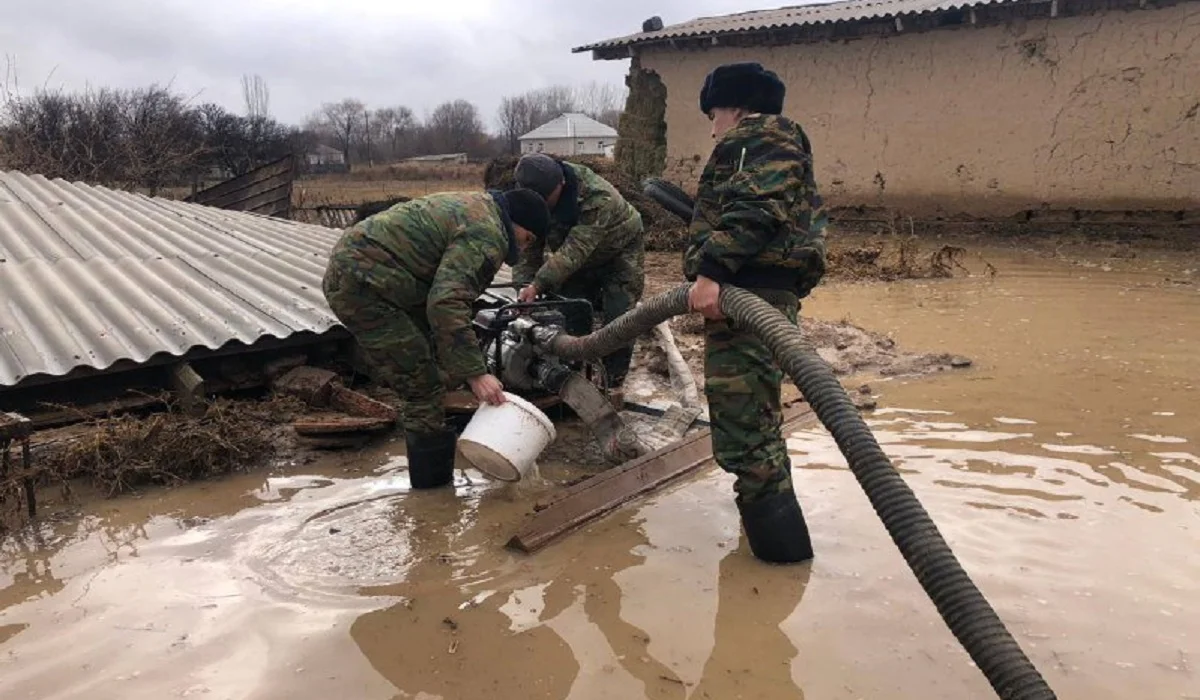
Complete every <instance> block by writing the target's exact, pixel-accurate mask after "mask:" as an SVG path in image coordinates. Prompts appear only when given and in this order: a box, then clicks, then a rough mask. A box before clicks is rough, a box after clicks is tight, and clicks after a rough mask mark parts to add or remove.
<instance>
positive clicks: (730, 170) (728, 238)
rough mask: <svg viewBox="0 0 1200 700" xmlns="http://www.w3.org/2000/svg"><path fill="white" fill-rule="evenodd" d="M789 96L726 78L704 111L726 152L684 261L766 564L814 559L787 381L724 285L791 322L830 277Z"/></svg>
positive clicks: (771, 79) (716, 164)
mask: <svg viewBox="0 0 1200 700" xmlns="http://www.w3.org/2000/svg"><path fill="white" fill-rule="evenodd" d="M784 93H785V87H784V84H783V82H782V81H781V80H780V79H779V77H778V76H776V75H775V73H773V72H771V71H769V70H765V69H764V68H763V67H762V66H761V65H759V64H758V63H732V64H726V65H722V66H718V67H717V68H716V69H715V70H713V71H712V72H711V73H710V74H709V75H708V76H707V77H706V78H705V81H704V86H703V88H702V89H701V91H700V110H701V111H702V112H703V113H704V114H705V115H706V116H707V117H708V118H709V119H710V120H711V121H712V135H713V138H714V139H715V140H716V145H715V146H714V147H713V151H712V154H711V156H710V157H709V160H708V163H707V164H706V165H705V168H704V171H703V173H702V174H701V176H700V182H699V186H698V189H697V194H696V209H695V212H694V213H693V216H692V222H691V225H690V227H689V244H688V248H687V251H686V253H685V254H684V275H685V277H687V279H688V280H689V281H692V282H693V284H692V288H691V291H690V293H689V295H688V302H689V307H690V308H691V309H692V310H693V311H699V312H700V313H701V314H703V315H704V316H705V358H704V374H705V387H704V390H705V395H706V396H707V398H708V406H709V413H710V416H711V423H712V442H713V454H714V456H715V457H716V460H717V463H718V464H719V465H720V466H721V468H722V469H724V470H725V471H727V472H730V473H732V474H734V475H735V476H736V477H737V480H736V482H735V484H734V490H735V491H736V493H737V496H736V499H735V500H736V503H737V506H738V511H739V513H740V515H741V520H742V526H743V528H744V530H745V532H746V539H747V540H748V541H749V543H750V548H751V550H752V551H753V553H754V555H755V556H756V557H757V558H759V559H761V560H763V561H768V562H774V563H790V562H799V561H807V560H808V559H811V558H812V556H813V551H812V543H811V540H810V539H809V534H808V528H807V525H806V524H805V522H804V515H803V512H802V511H801V509H800V504H799V502H798V501H797V499H796V495H795V492H794V491H793V487H792V476H791V462H790V460H789V458H788V451H787V445H786V443H785V442H784V439H783V436H782V434H781V423H782V418H783V416H782V407H781V405H780V387H781V384H782V381H783V373H782V372H781V371H780V369H779V367H778V365H777V364H776V363H775V361H774V359H773V357H772V355H771V353H770V352H769V351H768V350H767V348H766V347H765V346H764V345H763V344H762V343H761V342H760V341H759V340H758V339H757V338H756V337H755V336H753V335H752V334H750V333H748V332H746V331H744V330H742V329H739V328H737V327H735V326H734V325H732V324H731V323H730V322H728V321H727V320H726V319H724V317H723V315H722V313H721V310H720V306H719V304H718V294H719V292H720V287H721V285H723V284H729V285H734V286H737V287H741V288H743V289H746V290H748V291H751V292H753V293H755V294H757V295H758V296H760V297H761V298H763V299H764V300H766V301H767V302H768V303H770V304H771V305H772V306H774V307H775V308H777V309H779V311H781V312H782V313H783V314H784V315H785V316H786V317H787V318H788V319H789V320H790V321H792V322H793V323H796V322H797V316H798V313H799V310H800V299H801V298H803V297H805V296H807V295H808V293H809V291H811V290H812V288H813V287H814V286H816V284H817V283H818V282H819V281H820V280H821V277H822V276H823V275H824V272H825V234H824V229H825V213H824V209H823V205H822V203H821V198H820V196H819V195H818V192H817V186H816V182H815V180H814V176H813V157H812V148H811V146H810V144H809V140H808V136H807V135H806V134H805V133H804V130H803V129H802V128H801V127H800V125H798V124H796V123H795V122H793V121H791V120H790V119H788V118H786V117H783V116H781V113H782V111H783V98H784Z"/></svg>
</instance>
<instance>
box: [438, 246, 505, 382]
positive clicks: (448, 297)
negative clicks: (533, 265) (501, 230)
mask: <svg viewBox="0 0 1200 700" xmlns="http://www.w3.org/2000/svg"><path fill="white" fill-rule="evenodd" d="M492 229H494V226H492V225H490V224H477V225H475V226H473V227H471V228H468V229H467V230H466V231H464V232H463V233H462V234H460V235H459V236H457V237H456V238H455V239H453V240H452V241H451V243H450V246H449V247H448V248H446V251H445V253H443V254H442V262H441V264H440V265H438V269H437V272H436V273H435V274H434V277H433V284H431V285H430V288H429V298H428V300H427V301H426V302H425V310H426V314H427V315H428V317H429V325H430V328H431V329H432V330H433V338H434V343H435V345H436V347H437V357H438V364H439V365H440V366H441V368H442V370H443V371H444V372H445V373H446V374H447V375H448V378H449V380H450V382H451V383H452V385H458V384H460V383H462V382H463V381H466V380H467V378H469V377H475V376H478V375H481V374H485V373H486V372H487V365H486V364H485V363H484V358H483V351H481V350H480V349H479V344H478V343H477V342H476V339H475V331H474V330H473V329H472V328H471V321H472V315H471V307H472V304H473V303H474V302H475V300H476V299H477V298H478V297H479V295H480V294H481V293H483V290H484V289H486V288H487V286H488V285H489V284H491V283H492V280H493V279H495V277H496V271H497V270H499V269H500V262H501V261H502V260H503V259H504V250H503V249H502V248H501V247H500V246H499V245H498V243H497V241H499V240H503V236H501V235H498V234H497V233H496V232H495V231H494V230H492Z"/></svg>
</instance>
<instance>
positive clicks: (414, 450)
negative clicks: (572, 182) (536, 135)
mask: <svg viewBox="0 0 1200 700" xmlns="http://www.w3.org/2000/svg"><path fill="white" fill-rule="evenodd" d="M549 226H550V213H549V211H548V210H547V208H546V203H545V201H544V200H543V199H542V198H541V196H539V195H538V194H537V193H535V192H531V191H529V190H523V189H518V190H513V191H511V192H505V193H503V194H502V193H500V192H495V191H492V192H445V193H439V194H432V195H428V196H426V197H421V198H419V199H414V200H412V201H408V202H403V203H400V204H397V205H395V206H393V207H391V208H389V209H386V210H384V211H382V212H379V213H377V214H374V215H373V216H368V217H367V218H365V219H363V220H361V221H359V222H358V223H356V224H355V225H353V226H351V227H350V228H348V229H346V232H345V233H344V234H343V235H342V237H341V239H340V240H339V241H338V243H337V244H336V245H335V246H334V248H333V252H332V254H331V256H330V259H329V264H328V266H327V268H326V270H325V277H324V281H323V285H322V286H323V290H324V293H325V299H326V300H327V301H328V302H329V306H330V308H331V309H332V310H333V313H334V314H335V315H336V316H337V317H338V319H339V320H340V321H341V322H342V324H343V325H344V326H345V327H346V329H347V330H349V331H350V332H351V333H353V334H354V337H355V340H357V341H358V344H359V346H360V347H361V348H362V350H363V353H364V355H366V358H367V360H368V361H369V362H370V363H371V365H372V366H373V368H374V369H375V370H376V371H377V373H378V375H379V377H380V378H381V379H383V380H384V381H385V382H386V383H387V384H389V385H390V386H391V388H392V389H394V390H395V391H396V393H397V394H399V395H400V398H401V404H402V405H401V407H400V408H401V422H402V423H403V425H404V430H405V441H406V443H407V447H408V451H407V453H408V462H409V477H410V480H411V482H412V486H413V488H435V487H439V486H445V485H446V484H448V483H450V481H451V479H452V477H453V473H454V471H453V469H454V449H455V441H456V437H455V433H454V432H453V431H452V430H449V429H447V427H446V425H445V406H444V404H443V400H444V398H445V393H446V388H447V385H449V387H456V386H460V385H462V384H463V383H464V382H465V383H467V384H468V385H470V387H471V391H472V392H473V393H474V394H475V396H476V398H478V399H479V400H480V401H486V402H488V403H492V404H497V403H503V402H504V400H505V397H504V392H503V386H501V384H500V381H499V380H498V379H496V378H495V377H494V376H492V375H490V374H488V373H487V367H486V364H485V362H484V357H483V352H482V351H481V350H480V348H479V344H478V342H477V341H476V337H475V332H474V330H473V329H472V327H471V322H472V320H473V314H472V305H473V303H474V302H475V300H476V299H477V298H478V297H479V295H480V294H481V293H482V292H483V291H484V290H485V289H486V288H487V287H488V285H490V284H491V283H492V280H493V279H494V278H495V276H496V272H497V270H499V269H500V266H501V265H502V264H504V263H505V262H508V263H509V264H512V263H513V262H515V261H516V259H517V255H518V253H519V250H520V249H521V248H524V247H526V246H528V245H529V243H530V242H531V241H532V240H533V239H535V238H537V237H540V236H545V235H546V232H547V230H548V229H549Z"/></svg>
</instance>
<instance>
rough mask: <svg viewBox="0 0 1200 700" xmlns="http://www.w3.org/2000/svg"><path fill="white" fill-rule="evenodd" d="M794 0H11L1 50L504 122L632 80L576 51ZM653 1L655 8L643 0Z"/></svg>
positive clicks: (79, 82) (118, 70) (194, 83)
mask: <svg viewBox="0 0 1200 700" xmlns="http://www.w3.org/2000/svg"><path fill="white" fill-rule="evenodd" d="M785 4H798V3H796V2H792V3H788V2H786V0H774V1H772V0H658V1H657V2H654V3H647V2H644V0H575V1H574V2H570V3H568V2H562V1H561V0H492V1H489V0H0V5H3V10H0V16H2V18H0V54H3V55H4V56H6V57H7V58H8V60H9V61H12V62H15V65H16V69H17V74H18V76H19V78H20V84H21V89H22V92H29V91H30V90H31V89H32V88H35V87H37V86H39V85H42V84H47V85H49V86H50V87H63V88H67V89H77V88H82V87H84V86H86V85H93V86H111V87H138V86H144V85H148V84H150V83H153V82H158V83H160V84H162V83H166V82H168V81H171V82H172V84H173V85H174V87H175V88H176V89H177V90H178V91H180V92H184V93H186V94H188V95H194V96H195V97H194V99H195V100H197V101H213V102H218V103H220V104H222V105H225V106H226V107H228V108H230V109H234V110H236V111H237V112H238V113H242V112H243V111H244V108H243V103H242V98H241V87H240V83H239V80H240V77H241V75H242V74H243V73H258V74H259V75H262V76H263V78H265V79H266V81H267V85H268V87H269V89H270V100H271V102H270V108H271V112H272V114H273V116H275V117H276V118H277V119H280V120H283V121H286V122H289V123H299V122H300V121H302V120H303V119H304V117H305V116H306V115H308V114H310V113H312V112H314V111H315V110H316V109H317V108H318V107H319V106H320V104H321V103H322V102H326V101H336V100H339V99H341V98H343V97H356V98H359V99H361V100H363V101H364V102H366V103H367V105H368V106H370V107H383V106H395V105H407V106H408V107H410V108H412V109H413V111H414V112H415V113H416V114H417V116H418V117H419V118H420V117H423V116H424V115H425V114H426V113H427V111H428V110H431V109H432V108H433V107H434V106H436V105H437V104H438V103H440V102H442V101H445V100H450V99H455V98H459V97H462V98H465V99H468V100H470V101H472V102H474V103H475V104H476V105H477V106H478V107H479V109H480V116H481V117H482V118H483V120H484V123H485V124H486V125H487V126H488V127H489V128H492V127H494V126H495V113H496V107H497V105H498V104H499V102H500V98H501V97H502V96H504V95H508V94H516V93H519V92H523V91H525V90H528V89H531V88H537V87H544V86H547V85H553V84H558V83H564V82H568V83H582V82H587V81H590V80H599V81H606V82H613V83H616V84H618V85H620V84H621V80H622V78H623V76H624V74H625V71H626V70H627V69H628V65H629V62H628V61H627V60H625V61H593V60H592V58H591V54H590V53H583V54H572V53H571V48H572V47H574V46H580V45H583V44H588V43H591V42H593V41H599V40H602V39H608V38H612V37H616V36H622V35H625V34H630V33H633V32H637V31H640V29H641V23H642V20H644V19H646V18H647V17H649V16H651V15H659V16H660V17H662V19H663V22H664V24H672V23H676V22H682V21H686V20H688V19H692V18H694V17H697V16H706V15H720V14H728V13H732V12H742V11H746V10H753V9H765V8H771V7H778V6H781V5H785ZM639 8H641V9H639Z"/></svg>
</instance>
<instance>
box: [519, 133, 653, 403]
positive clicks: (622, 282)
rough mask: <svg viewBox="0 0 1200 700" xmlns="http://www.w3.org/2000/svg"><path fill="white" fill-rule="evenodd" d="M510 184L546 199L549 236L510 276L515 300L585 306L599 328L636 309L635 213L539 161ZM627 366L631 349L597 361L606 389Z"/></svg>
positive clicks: (527, 160) (639, 286)
mask: <svg viewBox="0 0 1200 700" xmlns="http://www.w3.org/2000/svg"><path fill="white" fill-rule="evenodd" d="M515 177H516V181H517V185H518V186H520V187H528V188H529V189H531V190H533V191H535V192H537V193H538V194H540V195H542V196H543V197H544V198H545V199H546V204H548V205H549V206H550V214H551V219H552V223H551V227H550V233H549V234H548V235H547V236H546V237H545V239H538V240H537V241H534V243H533V244H532V245H530V246H529V248H528V249H526V250H525V252H524V253H523V254H522V255H521V258H520V262H519V263H518V264H517V265H516V266H515V267H514V268H513V282H515V283H516V284H518V285H524V288H523V289H521V291H520V293H519V295H518V298H519V299H520V300H521V301H532V300H533V299H534V298H535V297H536V296H537V295H539V294H546V293H550V292H554V293H557V294H560V295H562V296H565V297H571V298H576V299H587V300H588V301H590V302H591V303H592V305H593V307H596V306H598V307H599V308H600V310H601V312H602V318H603V320H604V323H605V324H609V323H611V322H612V321H613V319H615V318H617V317H618V316H620V315H621V314H623V313H625V312H626V311H628V310H630V309H632V308H633V307H634V306H636V305H637V303H638V302H639V301H641V298H642V292H643V291H644V289H645V264H646V242H645V238H644V235H643V229H642V216H641V214H639V213H638V210H637V209H634V208H633V205H631V204H630V203H629V202H627V201H625V198H624V197H622V196H621V193H620V192H618V191H617V188H615V187H613V186H612V184H610V183H609V182H608V181H607V180H605V179H604V178H602V177H600V176H599V175H597V174H596V173H595V172H594V171H593V170H592V169H591V168H589V167H587V166H585V165H580V164H578V163H568V162H565V161H562V160H558V159H556V158H551V157H550V156H547V155H545V154H542V153H531V154H529V155H526V156H522V158H521V160H520V161H518V162H517V168H516V173H515ZM587 327H588V329H589V330H590V329H591V319H588V326H587ZM632 358H633V344H632V343H631V344H630V345H629V346H628V347H625V348H621V349H620V350H617V351H615V352H613V353H612V354H610V355H609V356H607V357H605V358H603V363H604V374H605V375H606V376H607V379H608V387H609V388H612V389H618V388H620V386H621V385H622V384H623V383H624V381H625V375H626V374H627V373H628V372H629V363H630V360H631V359H632Z"/></svg>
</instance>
